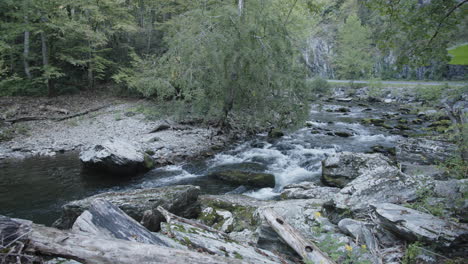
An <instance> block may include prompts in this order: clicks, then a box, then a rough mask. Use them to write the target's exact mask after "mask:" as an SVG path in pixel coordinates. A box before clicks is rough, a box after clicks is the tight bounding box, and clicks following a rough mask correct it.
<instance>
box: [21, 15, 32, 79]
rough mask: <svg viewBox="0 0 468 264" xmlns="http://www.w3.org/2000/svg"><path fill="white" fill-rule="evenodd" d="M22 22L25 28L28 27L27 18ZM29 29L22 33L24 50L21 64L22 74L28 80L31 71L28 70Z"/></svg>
mask: <svg viewBox="0 0 468 264" xmlns="http://www.w3.org/2000/svg"><path fill="white" fill-rule="evenodd" d="M24 20H25V22H26V26H28V17H27V16H25V17H24ZM29 36H30V33H29V29H26V30H25V31H24V43H23V44H24V49H23V64H24V73H26V76H27V77H28V79H31V70H30V68H29Z"/></svg>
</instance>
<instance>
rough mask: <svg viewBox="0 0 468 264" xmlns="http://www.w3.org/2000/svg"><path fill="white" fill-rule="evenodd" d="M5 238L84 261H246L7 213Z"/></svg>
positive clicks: (1, 224) (2, 222) (1, 221)
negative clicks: (44, 223)
mask: <svg viewBox="0 0 468 264" xmlns="http://www.w3.org/2000/svg"><path fill="white" fill-rule="evenodd" d="M1 237H3V238H5V237H8V241H14V240H22V241H27V243H24V244H25V251H26V252H29V253H31V254H38V255H48V256H53V257H56V256H60V257H64V258H68V259H74V260H77V261H80V262H83V263H103V264H106V263H109V264H110V263H112V264H119V263H122V264H127V263H168V264H172V263H174V264H179V263H191V264H211V263H213V264H214V263H232V264H234V263H236V264H237V263H243V262H242V261H239V260H236V259H229V258H225V257H220V256H211V255H207V254H200V253H197V252H192V251H187V250H178V249H172V248H167V247H161V246H158V245H149V244H143V243H138V242H133V241H126V240H121V239H111V238H102V237H98V236H94V235H90V234H83V233H80V232H76V231H64V230H58V229H55V228H51V227H45V226H42V225H36V224H33V223H32V222H30V221H24V220H19V219H11V218H8V217H4V216H0V238H1ZM4 240H6V239H4ZM2 246H6V245H2Z"/></svg>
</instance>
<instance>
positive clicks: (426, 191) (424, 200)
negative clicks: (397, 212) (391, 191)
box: [406, 184, 445, 217]
mask: <svg viewBox="0 0 468 264" xmlns="http://www.w3.org/2000/svg"><path fill="white" fill-rule="evenodd" d="M416 195H417V199H416V201H415V202H413V203H411V204H406V207H408V208H411V209H414V210H418V211H422V212H429V213H430V214H432V215H435V216H439V217H442V216H444V215H445V212H444V208H445V206H444V204H442V203H439V202H432V201H431V198H433V197H435V193H434V190H433V189H432V186H427V185H426V184H421V187H420V188H419V189H418V190H417V191H416Z"/></svg>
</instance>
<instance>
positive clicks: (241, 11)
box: [238, 0, 244, 17]
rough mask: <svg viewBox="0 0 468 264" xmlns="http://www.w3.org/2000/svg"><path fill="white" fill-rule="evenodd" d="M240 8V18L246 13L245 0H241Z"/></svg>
mask: <svg viewBox="0 0 468 264" xmlns="http://www.w3.org/2000/svg"><path fill="white" fill-rule="evenodd" d="M238 8H239V16H240V17H241V16H242V13H243V12H244V0H239V2H238Z"/></svg>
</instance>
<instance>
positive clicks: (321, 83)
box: [307, 77, 331, 96]
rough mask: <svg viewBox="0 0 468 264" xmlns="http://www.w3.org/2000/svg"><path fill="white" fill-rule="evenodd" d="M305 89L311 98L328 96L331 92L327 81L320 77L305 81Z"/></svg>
mask: <svg viewBox="0 0 468 264" xmlns="http://www.w3.org/2000/svg"><path fill="white" fill-rule="evenodd" d="M307 87H308V89H309V91H310V92H311V94H312V96H314V95H317V94H320V95H326V94H330V92H331V85H330V84H329V83H328V81H327V80H325V79H323V78H321V77H315V78H314V79H311V80H307Z"/></svg>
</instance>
